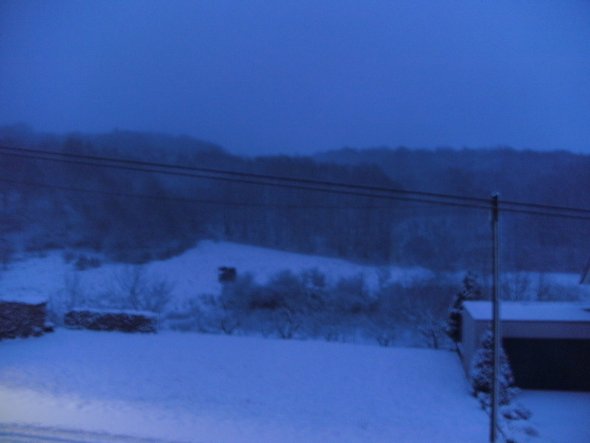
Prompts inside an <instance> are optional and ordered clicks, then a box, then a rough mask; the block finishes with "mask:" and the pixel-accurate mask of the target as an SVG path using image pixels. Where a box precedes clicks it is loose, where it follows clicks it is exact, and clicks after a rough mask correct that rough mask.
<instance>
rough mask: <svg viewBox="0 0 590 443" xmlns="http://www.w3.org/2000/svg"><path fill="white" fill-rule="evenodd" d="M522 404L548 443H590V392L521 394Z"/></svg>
mask: <svg viewBox="0 0 590 443" xmlns="http://www.w3.org/2000/svg"><path fill="white" fill-rule="evenodd" d="M519 401H520V402H521V403H522V404H524V405H525V406H526V407H527V408H528V409H529V410H530V411H531V412H532V413H533V416H532V417H531V424H532V425H533V426H534V427H535V428H537V429H538V430H540V431H541V435H542V436H543V437H544V439H545V440H546V441H548V442H553V443H561V442H563V443H568V442H579V443H582V442H590V392H561V391H522V393H521V394H520V395H519Z"/></svg>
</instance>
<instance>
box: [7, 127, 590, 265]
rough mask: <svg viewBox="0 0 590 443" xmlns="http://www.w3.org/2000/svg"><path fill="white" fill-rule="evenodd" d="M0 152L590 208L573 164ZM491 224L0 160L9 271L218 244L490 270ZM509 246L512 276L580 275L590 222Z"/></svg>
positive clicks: (90, 137) (191, 147)
mask: <svg viewBox="0 0 590 443" xmlns="http://www.w3.org/2000/svg"><path fill="white" fill-rule="evenodd" d="M0 145H7V146H14V147H25V148H33V149H41V150H47V151H54V152H62V153H66V154H82V155H91V156H99V157H100V156H103V157H104V156H106V157H114V158H125V159H141V160H148V161H152V162H161V163H169V164H178V165H183V166H197V167H201V168H216V169H223V170H229V171H236V172H252V173H257V174H266V175H273V176H280V177H297V178H303V179H316V180H323V181H332V182H341V183H355V184H363V185H368V186H373V187H386V188H395V189H398V190H400V189H401V190H404V189H405V190H418V191H426V192H435V193H449V194H457V195H464V196H473V197H483V198H486V197H488V196H489V195H490V193H491V192H492V191H499V192H500V193H501V198H502V199H510V200H518V201H527V202H534V203H543V204H552V205H560V206H571V207H581V208H590V192H588V190H590V172H589V171H590V156H587V155H580V154H573V153H569V152H534V151H517V150H514V149H509V148H498V149H487V150H474V149H462V150H453V149H438V150H410V149H405V148H398V149H386V148H377V149H363V150H356V149H342V150H338V151H332V152H326V153H322V154H318V155H316V156H313V157H290V156H286V155H281V156H265V157H251V158H244V157H240V156H237V155H233V154H230V153H228V152H227V151H225V150H223V149H222V148H221V147H220V146H218V145H215V144H213V143H209V142H204V141H200V140H197V139H193V138H191V137H186V136H169V135H164V134H150V133H140V132H132V131H114V132H111V133H107V134H65V135H64V134H57V135H56V134H43V133H37V132H35V131H33V130H31V129H30V128H27V127H26V126H12V127H6V128H0ZM91 163H92V162H91ZM365 194H366V193H365ZM537 212H543V211H542V210H539V211H537ZM489 219H490V214H489V211H488V210H487V209H486V208H484V209H475V210H474V209H472V208H461V207H446V206H439V205H433V204H424V203H417V202H409V201H407V200H404V199H403V198H401V199H400V198H392V199H384V198H375V197H371V196H370V195H354V194H351V193H349V194H348V195H343V194H339V193H336V192H317V191H313V190H309V189H305V187H303V188H299V189H297V188H284V187H280V186H277V185H276V184H273V185H272V186H268V185H260V184H255V183H250V182H249V181H248V180H241V181H239V180H238V181H228V180H218V179H211V178H208V177H206V174H205V176H203V174H200V175H199V176H196V177H195V176H186V175H178V174H177V175H170V174H164V173H162V172H157V173H156V172H154V171H145V170H144V171H138V170H122V169H113V168H108V167H97V166H96V165H92V164H79V163H72V162H55V161H53V162H48V161H47V160H43V159H39V158H37V159H35V158H23V157H15V156H9V155H6V154H2V153H0V245H1V246H2V247H1V248H0V252H2V254H0V262H6V261H9V260H10V256H11V254H12V252H11V251H15V250H21V249H24V250H28V251H44V250H47V249H50V248H90V249H93V250H96V251H100V252H103V253H105V254H106V255H107V256H109V257H110V258H111V259H113V260H116V261H123V262H134V263H138V262H148V261H151V260H153V259H156V258H162V257H168V256H171V255H175V254H179V253H181V252H182V251H184V250H186V249H187V248H188V247H190V246H191V245H193V244H194V242H195V241H197V240H199V239H215V240H227V241H234V242H240V243H248V244H252V245H258V246H265V247H271V248H276V249H283V250H289V251H294V252H304V253H311V254H321V255H328V256H335V257H340V258H347V259H352V260H356V261H359V262H367V263H374V264H375V263H377V264H386V263H395V264H398V265H403V266H421V267H426V268H431V269H440V270H460V269H475V270H481V271H487V270H489V263H490V241H491V240H490V223H489ZM502 242H503V248H502V251H503V260H502V265H503V266H504V267H505V268H506V269H511V270H543V271H570V272H578V271H580V270H581V268H582V267H583V266H584V264H585V263H586V262H587V260H588V256H589V255H590V223H589V221H588V220H573V219H561V218H551V217H546V216H542V215H539V214H518V215H516V214H511V213H510V214H509V213H503V214H502Z"/></svg>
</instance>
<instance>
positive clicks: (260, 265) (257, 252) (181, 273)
mask: <svg viewBox="0 0 590 443" xmlns="http://www.w3.org/2000/svg"><path fill="white" fill-rule="evenodd" d="M220 266H231V267H235V268H236V269H237V271H238V273H239V274H245V273H251V274H253V275H254V276H255V278H256V279H257V280H258V281H260V282H264V281H266V280H267V279H268V278H269V277H271V276H273V275H276V274H277V273H279V272H281V271H284V270H289V271H291V272H294V273H299V272H302V271H305V270H309V269H317V270H319V271H321V272H322V273H324V274H325V275H326V277H327V279H328V282H335V281H336V280H338V279H340V278H345V277H353V276H358V275H362V276H363V278H364V280H365V282H366V284H367V286H368V288H369V289H375V288H376V287H377V285H378V282H379V279H380V278H384V277H385V278H386V280H387V281H389V282H396V283H400V284H402V285H404V286H408V285H411V284H412V283H414V282H416V281H420V280H424V279H427V278H429V277H432V276H433V275H434V274H433V273H432V272H431V271H430V270H428V269H424V268H407V267H405V268H404V267H398V266H383V267H375V266H370V265H362V264H358V263H353V262H350V261H346V260H341V259H336V258H329V257H321V256H314V255H305V254H297V253H290V252H284V251H279V250H273V249H267V248H261V247H256V246H248V245H243V244H237V243H230V242H214V241H201V242H199V243H198V244H197V245H196V246H195V247H194V248H192V249H190V250H188V251H186V252H185V253H183V254H181V255H179V256H176V257H173V258H170V259H167V260H161V261H154V262H151V263H148V264H146V265H143V266H142V267H143V269H144V271H145V274H146V275H147V276H149V278H150V279H152V280H154V281H166V282H168V283H170V285H171V287H172V296H173V300H175V301H178V302H182V301H185V300H189V299H194V298H195V297H196V296H197V295H200V294H216V293H219V291H220V284H219V282H218V280H217V273H218V268H219V267H220ZM129 268H130V266H128V265H122V264H112V263H103V264H102V265H101V266H100V267H98V268H92V269H87V270H84V271H77V270H76V269H75V266H74V264H73V263H67V262H65V261H64V254H63V252H62V251H54V252H49V253H47V254H46V255H45V256H43V257H22V258H21V259H20V260H18V261H15V262H13V263H11V264H10V265H9V266H8V268H7V269H3V270H0V299H1V298H17V299H19V298H31V297H42V298H50V297H56V296H58V297H59V296H60V295H64V292H66V291H67V289H66V287H67V286H68V285H69V286H71V285H72V283H73V282H76V285H78V287H79V289H80V290H82V292H83V293H84V294H85V295H86V296H87V297H88V298H91V299H100V298H101V297H102V295H103V294H104V293H105V292H108V291H110V290H112V286H113V284H114V283H116V281H117V280H118V279H119V278H120V277H121V276H122V275H124V274H125V273H126V272H128V271H129ZM463 276H464V273H452V274H448V275H447V278H448V279H450V280H451V281H456V282H457V286H458V287H460V284H461V280H462V278H463ZM505 277H506V279H507V280H508V282H509V283H510V284H508V286H507V289H509V290H512V291H514V292H518V293H519V294H520V293H521V292H522V291H527V292H536V291H537V289H538V288H537V286H538V285H539V284H540V282H539V281H538V280H540V279H541V280H542V281H543V282H544V284H553V285H557V286H558V287H559V288H560V290H562V291H566V292H570V293H572V294H580V295H581V296H583V297H585V298H587V299H590V287H585V288H583V287H581V286H580V285H579V284H578V279H579V276H578V275H575V274H545V275H543V276H542V277H540V276H539V275H533V274H531V275H528V274H525V273H516V274H506V275H505ZM524 280H526V281H524ZM527 282H528V283H527ZM513 286H514V288H512V287H513ZM524 286H526V287H524ZM531 295H532V294H531ZM525 299H526V297H525Z"/></svg>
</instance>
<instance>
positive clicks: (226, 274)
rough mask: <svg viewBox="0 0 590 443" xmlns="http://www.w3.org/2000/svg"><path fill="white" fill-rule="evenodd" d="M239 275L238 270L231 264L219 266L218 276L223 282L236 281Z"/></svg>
mask: <svg viewBox="0 0 590 443" xmlns="http://www.w3.org/2000/svg"><path fill="white" fill-rule="evenodd" d="M237 276H238V272H237V271H236V268H232V267H229V266H221V267H220V268H219V274H218V278H219V281H220V282H221V283H227V282H234V281H236V277H237Z"/></svg>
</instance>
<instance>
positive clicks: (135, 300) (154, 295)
mask: <svg viewBox="0 0 590 443" xmlns="http://www.w3.org/2000/svg"><path fill="white" fill-rule="evenodd" d="M113 281H114V288H113V293H112V294H111V298H112V302H113V303H112V304H113V306H116V307H119V308H123V309H134V310H142V311H151V312H156V313H160V312H162V311H163V310H164V308H165V307H166V305H167V304H168V303H169V302H170V298H171V294H172V289H173V286H172V284H170V283H169V282H168V281H167V280H164V279H160V280H157V279H154V278H149V277H148V276H147V275H146V270H145V268H144V267H143V266H141V265H136V266H128V267H125V268H124V269H122V270H121V271H120V272H119V273H118V274H116V275H115V276H114V279H113Z"/></svg>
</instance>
